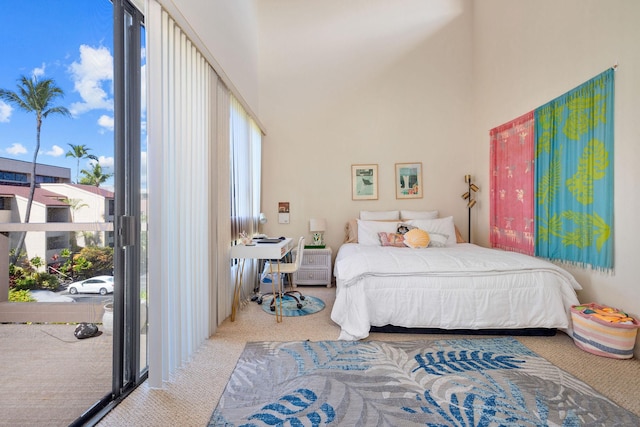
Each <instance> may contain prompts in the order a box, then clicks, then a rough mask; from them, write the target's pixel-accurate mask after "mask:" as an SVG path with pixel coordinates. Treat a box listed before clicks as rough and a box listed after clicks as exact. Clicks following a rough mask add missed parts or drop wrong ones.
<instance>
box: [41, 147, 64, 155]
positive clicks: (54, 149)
mask: <svg viewBox="0 0 640 427" xmlns="http://www.w3.org/2000/svg"><path fill="white" fill-rule="evenodd" d="M44 154H46V155H47V156H52V157H60V156H62V155H63V154H64V150H63V149H62V148H60V147H58V146H57V145H54V146H53V147H51V150H49V151H46V152H45V153H44Z"/></svg>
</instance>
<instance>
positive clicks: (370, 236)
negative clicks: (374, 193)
mask: <svg viewBox="0 0 640 427" xmlns="http://www.w3.org/2000/svg"><path fill="white" fill-rule="evenodd" d="M397 229H398V223H397V222H393V221H390V222H385V221H362V220H360V219H359V220H358V244H360V245H369V246H381V245H382V243H380V237H379V236H378V233H380V232H385V233H395V232H396V230H397Z"/></svg>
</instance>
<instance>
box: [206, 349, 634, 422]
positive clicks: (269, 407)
mask: <svg viewBox="0 0 640 427" xmlns="http://www.w3.org/2000/svg"><path fill="white" fill-rule="evenodd" d="M621 387H624V385H621ZM273 425H290V426H298V425H299V426H321V425H343V426H410V425H422V426H425V425H426V426H433V427H435V426H514V425H517V426H547V425H554V426H571V427H573V426H592V425H593V426H595V425H598V426H602V425H606V426H614V425H617V426H632V425H640V418H639V417H637V416H636V415H634V414H633V413H631V412H629V411H627V410H625V409H623V408H621V407H620V406H617V405H616V404H615V403H613V402H611V401H610V400H608V399H607V398H605V397H604V396H602V395H600V394H599V393H598V392H596V391H595V390H594V389H592V388H591V387H590V386H588V385H587V384H585V383H583V382H582V381H580V380H578V379H577V378H575V377H573V376H571V375H570V374H568V373H566V372H564V371H562V370H560V369H559V368H557V367H556V366H554V365H553V364H551V363H550V362H548V361H547V360H545V359H543V358H542V357H540V356H538V355H537V354H535V353H534V352H532V351H531V350H529V349H528V348H527V347H525V346H524V345H522V344H521V343H520V342H519V341H517V340H516V339H514V338H512V337H505V338H489V339H457V340H456V339H452V340H449V339H447V340H434V341H427V340H421V341H407V342H381V341H355V342H354V341H319V342H312V341H302V342H251V343H247V345H246V347H245V349H244V351H243V353H242V355H241V356H240V359H239V360H238V364H237V365H236V368H235V370H234V371H233V373H232V375H231V378H230V379H229V382H228V383H227V386H226V388H225V390H224V393H223V394H222V396H221V398H220V401H219V403H218V406H217V407H216V409H215V410H214V412H213V414H212V416H211V419H210V422H209V426H273Z"/></svg>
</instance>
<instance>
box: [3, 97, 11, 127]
mask: <svg viewBox="0 0 640 427" xmlns="http://www.w3.org/2000/svg"><path fill="white" fill-rule="evenodd" d="M12 111H13V107H11V105H9V104H7V103H5V102H3V101H0V123H8V122H9V117H11V112H12Z"/></svg>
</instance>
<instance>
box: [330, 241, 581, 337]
mask: <svg viewBox="0 0 640 427" xmlns="http://www.w3.org/2000/svg"><path fill="white" fill-rule="evenodd" d="M334 274H335V276H336V284H337V290H336V301H335V304H334V306H333V310H332V312H331V319H332V320H333V321H334V322H336V323H337V324H338V325H340V327H341V333H340V337H339V339H346V340H354V339H362V338H365V337H367V336H368V335H369V328H370V326H385V325H395V326H403V327H413V328H418V327H420V328H440V329H520V328H557V329H560V330H563V331H565V332H568V331H569V330H570V327H571V314H570V308H571V305H574V304H578V298H577V296H576V293H575V291H576V290H579V289H582V288H581V287H580V285H579V284H578V282H576V280H575V279H574V278H573V276H572V275H571V274H570V273H569V272H567V271H566V270H564V269H562V268H560V267H558V266H556V265H555V264H552V263H550V262H548V261H545V260H542V259H539V258H535V257H530V256H527V255H522V254H518V253H514V252H506V251H502V250H497V249H487V248H482V247H480V246H476V245H473V244H468V243H461V244H457V245H455V246H450V247H445V248H429V249H410V248H395V247H382V246H365V245H358V244H353V243H348V244H344V245H342V246H341V247H340V250H339V251H338V255H337V256H336V261H335V267H334Z"/></svg>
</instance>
